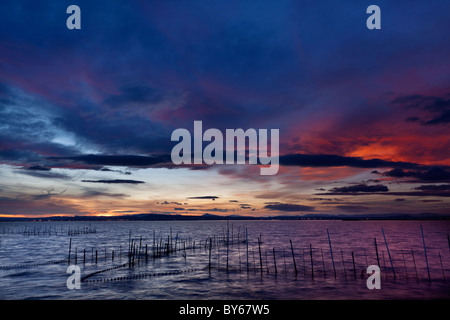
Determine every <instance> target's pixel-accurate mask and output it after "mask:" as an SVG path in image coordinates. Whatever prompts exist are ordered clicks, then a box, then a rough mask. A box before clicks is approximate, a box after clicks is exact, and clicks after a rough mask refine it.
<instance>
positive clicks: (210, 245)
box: [208, 238, 212, 272]
mask: <svg viewBox="0 0 450 320" xmlns="http://www.w3.org/2000/svg"><path fill="white" fill-rule="evenodd" d="M211 249H212V239H211V238H209V263H208V270H209V272H211Z"/></svg>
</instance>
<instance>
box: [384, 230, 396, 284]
mask: <svg viewBox="0 0 450 320" xmlns="http://www.w3.org/2000/svg"><path fill="white" fill-rule="evenodd" d="M381 232H382V233H383V238H384V243H385V244H386V250H387V253H388V256H389V261H390V262H391V268H392V273H393V275H394V279H396V276H395V270H394V264H393V263H392V258H391V253H390V252H389V247H388V244H387V241H386V236H385V234H384V230H383V228H381Z"/></svg>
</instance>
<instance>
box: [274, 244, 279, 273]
mask: <svg viewBox="0 0 450 320" xmlns="http://www.w3.org/2000/svg"><path fill="white" fill-rule="evenodd" d="M273 265H274V266H275V273H278V270H277V260H276V258H275V248H273Z"/></svg>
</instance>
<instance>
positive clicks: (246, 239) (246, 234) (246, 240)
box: [245, 228, 249, 272]
mask: <svg viewBox="0 0 450 320" xmlns="http://www.w3.org/2000/svg"><path fill="white" fill-rule="evenodd" d="M245 244H246V246H247V272H248V270H249V269H248V233H247V228H245Z"/></svg>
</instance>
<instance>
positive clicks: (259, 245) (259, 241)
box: [258, 238, 263, 275]
mask: <svg viewBox="0 0 450 320" xmlns="http://www.w3.org/2000/svg"><path fill="white" fill-rule="evenodd" d="M258 249H259V265H260V269H261V275H262V273H263V262H262V256H261V240H260V239H259V238H258Z"/></svg>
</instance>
